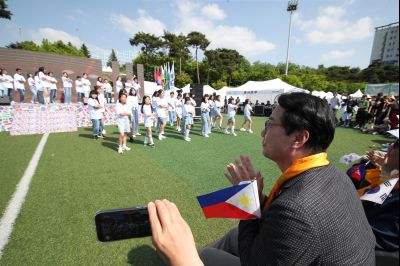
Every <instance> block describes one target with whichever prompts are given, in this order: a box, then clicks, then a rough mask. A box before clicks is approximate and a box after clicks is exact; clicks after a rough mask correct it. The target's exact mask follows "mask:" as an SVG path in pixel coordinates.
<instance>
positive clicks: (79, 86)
mask: <svg viewBox="0 0 400 266" xmlns="http://www.w3.org/2000/svg"><path fill="white" fill-rule="evenodd" d="M75 89H76V92H78V93H83V83H82V80H79V79H77V80H75Z"/></svg>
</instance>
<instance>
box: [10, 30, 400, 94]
mask: <svg viewBox="0 0 400 266" xmlns="http://www.w3.org/2000/svg"><path fill="white" fill-rule="evenodd" d="M129 43H130V44H131V45H132V46H133V47H137V48H139V50H140V52H139V54H138V56H137V57H136V58H134V59H133V63H134V64H143V65H144V66H145V79H146V80H153V78H154V68H155V67H156V66H160V65H163V64H164V63H166V62H171V63H172V62H175V66H176V69H175V71H176V80H175V85H176V86H177V87H182V86H185V85H186V84H188V83H203V84H210V85H211V86H213V87H214V88H216V89H220V88H222V87H223V86H230V87H236V86H240V85H242V84H244V83H246V82H247V81H249V80H253V81H264V80H270V79H274V78H280V79H282V80H283V81H285V82H287V83H289V84H291V85H293V86H296V87H299V88H305V89H308V90H322V91H337V92H339V93H353V92H355V91H356V90H358V89H363V88H364V87H365V84H366V83H390V82H398V80H399V66H398V65H384V64H382V62H380V61H375V62H373V63H372V64H371V65H369V66H368V67H367V68H365V69H360V68H357V67H349V66H330V67H325V66H324V65H319V66H318V67H317V68H313V67H309V66H303V65H298V64H293V63H290V64H289V74H288V75H285V64H284V63H278V64H276V65H273V64H270V63H265V62H261V61H256V62H253V63H251V62H249V61H248V60H247V59H246V57H244V56H243V55H241V54H240V53H239V52H238V51H236V50H232V49H226V48H218V49H210V50H208V49H207V48H208V47H209V45H210V41H209V40H208V39H207V37H206V36H205V35H204V34H203V33H201V32H191V33H189V34H187V35H183V34H175V33H172V32H168V31H164V34H163V35H162V36H155V35H153V34H149V33H144V32H138V33H137V34H135V35H134V36H133V37H132V38H130V39H129ZM7 47H9V48H16V49H24V50H31V51H43V52H51V53H57V54H63V55H74V56H85V57H88V58H89V57H90V53H89V50H88V49H87V47H86V45H85V44H82V46H81V47H80V48H79V49H78V48H77V47H75V46H74V45H72V44H71V43H67V44H65V43H63V42H62V41H56V42H54V43H51V42H49V41H47V40H43V41H42V44H41V45H36V44H35V43H34V42H31V41H25V42H17V43H12V44H10V45H8V46H7ZM200 51H201V52H202V54H203V56H202V58H201V60H200V59H199V52H200ZM117 60H118V59H117V57H116V54H115V51H114V49H113V50H112V52H111V54H110V57H109V60H108V63H107V65H109V66H111V62H112V61H117Z"/></svg>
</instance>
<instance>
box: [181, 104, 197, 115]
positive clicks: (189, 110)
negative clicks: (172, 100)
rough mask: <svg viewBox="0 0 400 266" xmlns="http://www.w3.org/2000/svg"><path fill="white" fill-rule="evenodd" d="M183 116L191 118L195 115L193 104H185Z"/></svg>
mask: <svg viewBox="0 0 400 266" xmlns="http://www.w3.org/2000/svg"><path fill="white" fill-rule="evenodd" d="M182 113H183V116H185V117H190V116H193V115H194V114H195V112H194V106H193V105H191V104H184V105H183V109H182Z"/></svg>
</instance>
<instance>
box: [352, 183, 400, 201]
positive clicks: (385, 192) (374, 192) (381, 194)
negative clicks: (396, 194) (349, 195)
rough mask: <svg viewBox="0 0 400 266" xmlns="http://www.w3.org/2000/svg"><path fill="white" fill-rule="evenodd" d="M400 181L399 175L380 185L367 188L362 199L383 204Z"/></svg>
mask: <svg viewBox="0 0 400 266" xmlns="http://www.w3.org/2000/svg"><path fill="white" fill-rule="evenodd" d="M398 181H399V178H398V177H395V178H391V179H389V180H387V181H385V182H383V183H382V184H380V185H376V186H375V187H372V188H370V189H367V190H365V191H364V194H363V195H362V196H361V197H360V199H361V200H367V201H372V202H375V203H378V204H382V203H383V202H384V201H385V200H386V199H387V197H388V196H389V195H390V193H391V192H392V190H393V188H394V187H395V185H396V183H397V182H398Z"/></svg>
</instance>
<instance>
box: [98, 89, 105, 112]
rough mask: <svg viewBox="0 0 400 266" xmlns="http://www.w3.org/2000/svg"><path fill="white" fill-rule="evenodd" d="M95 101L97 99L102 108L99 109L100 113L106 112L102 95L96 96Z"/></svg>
mask: <svg viewBox="0 0 400 266" xmlns="http://www.w3.org/2000/svg"><path fill="white" fill-rule="evenodd" d="M97 99H99V103H100V104H101V105H102V106H103V107H102V108H100V109H99V111H100V112H102V113H104V112H105V111H106V108H105V106H106V98H105V97H104V94H103V93H100V94H99V95H97Z"/></svg>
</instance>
